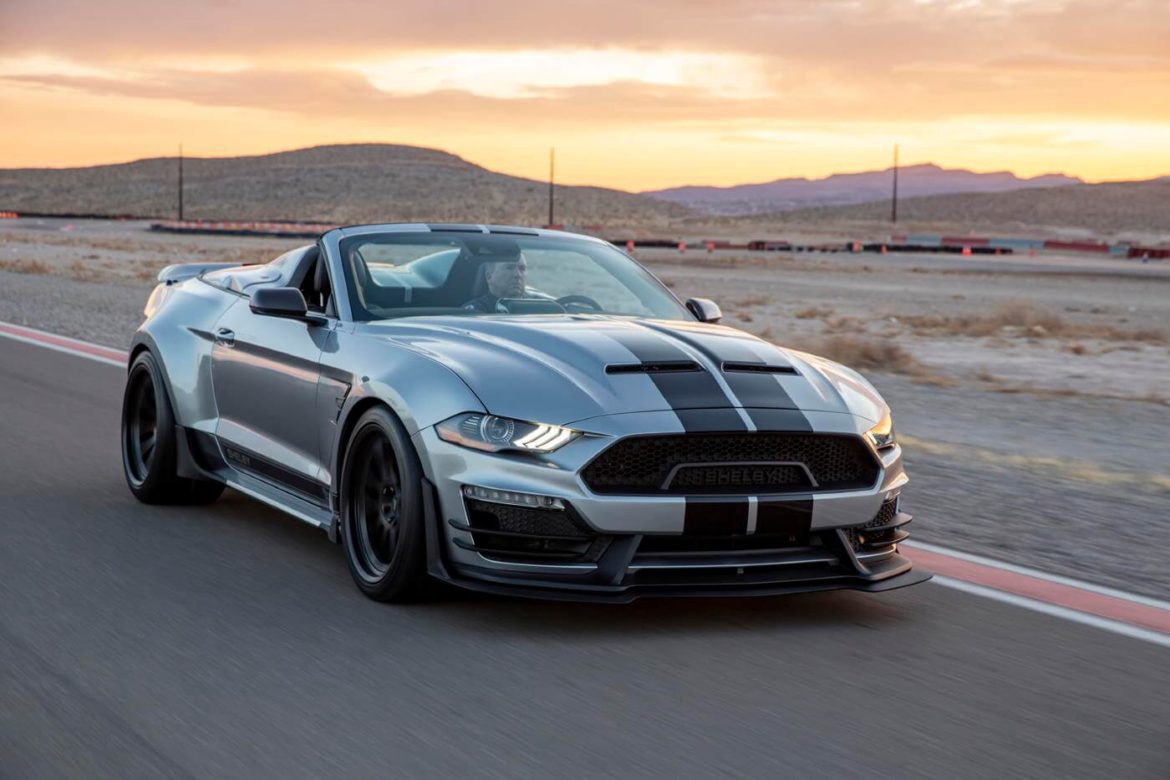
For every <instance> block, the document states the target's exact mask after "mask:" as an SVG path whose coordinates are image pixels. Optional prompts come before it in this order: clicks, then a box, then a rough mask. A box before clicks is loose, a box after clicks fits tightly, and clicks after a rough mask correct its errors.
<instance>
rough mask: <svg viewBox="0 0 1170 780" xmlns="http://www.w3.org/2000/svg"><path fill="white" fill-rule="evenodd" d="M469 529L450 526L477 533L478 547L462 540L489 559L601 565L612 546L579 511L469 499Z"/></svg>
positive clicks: (475, 542)
mask: <svg viewBox="0 0 1170 780" xmlns="http://www.w3.org/2000/svg"><path fill="white" fill-rule="evenodd" d="M464 505H465V506H466V509H467V518H468V524H466V525H465V524H463V523H459V522H457V521H454V520H451V521H448V522H449V523H450V525H451V526H452V527H453V528H456V529H458V530H460V531H468V532H470V533H471V539H472V543H471V544H468V543H467V542H465V541H462V540H460V539H458V538H457V539H456V540H455V542H456V544H458V545H459V546H460V547H463V548H464V549H468V550H473V551H475V552H478V553H480V554H481V555H484V556H486V557H489V558H497V559H500V560H518V561H527V562H548V563H575V562H580V561H592V560H596V559H597V556H599V555H600V554H601V552H602V551H603V550H604V549H605V547H606V546H607V545H608V543H609V537H602V536H598V535H597V534H595V533H593V531H591V530H590V529H589V528H588V526H586V525H585V523H584V522H583V521H581V519H580V518H579V517H578V516H577V514H576V512H574V511H573V508H572V507H571V506H569V505H568V504H565V508H564V509H537V508H533V507H524V506H514V505H510V504H497V503H494V502H490V501H479V500H477V499H472V498H469V499H466V500H465V502H464Z"/></svg>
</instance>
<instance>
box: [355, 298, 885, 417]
mask: <svg viewBox="0 0 1170 780" xmlns="http://www.w3.org/2000/svg"><path fill="white" fill-rule="evenodd" d="M360 327H361V328H362V330H363V331H365V332H366V333H367V334H368V335H370V336H372V337H374V338H378V339H385V340H387V341H389V342H392V343H394V344H397V345H399V346H402V347H405V348H408V349H411V350H414V351H416V352H418V353H420V354H423V355H426V356H428V357H430V358H432V359H434V360H436V361H439V362H441V363H443V364H444V365H445V366H447V367H449V368H450V369H451V370H452V371H454V372H455V373H456V374H457V375H458V376H459V377H460V378H461V379H462V380H463V381H464V382H466V383H467V385H468V387H470V388H471V390H472V392H474V393H475V394H476V395H477V396H478V397H479V399H480V400H481V401H482V402H483V404H484V407H485V408H486V409H487V411H489V412H491V413H492V414H498V415H502V416H506V417H513V418H517V419H521V420H531V421H539V422H546V423H555V424H559V425H567V424H570V423H573V422H578V421H582V420H586V419H588V418H591V417H597V416H601V415H611V414H626V413H633V412H652V411H663V410H676V411H677V410H679V409H705V408H727V407H750V408H772V409H799V410H802V411H820V412H842V413H852V414H855V415H858V416H860V417H863V418H865V419H867V420H871V421H873V422H877V421H878V420H879V419H880V418H881V416H882V414H883V413H884V411H885V410H886V406H885V403H884V402H883V401H882V399H881V396H880V395H879V394H878V393H877V391H876V390H874V388H873V387H872V386H871V385H870V384H869V383H868V382H867V381H866V380H865V379H863V378H862V377H861V376H860V375H859V374H857V373H856V372H855V371H852V370H850V369H848V368H845V367H844V366H841V365H839V364H836V363H833V362H831V361H828V360H825V359H824V358H819V357H816V356H814V355H808V354H805V353H802V352H797V351H794V350H789V349H784V348H782V347H778V346H776V345H774V344H771V343H769V342H767V341H764V340H762V339H759V338H757V337H755V336H752V335H750V334H748V333H744V332H743V331H740V330H736V329H735V328H729V327H726V326H721V325H712V324H706V323H697V322H677V321H668V320H642V319H628V318H616V317H602V316H596V315H563V316H562V315H552V316H547V317H546V316H526V317H412V318H409V319H399V320H387V321H382V322H373V323H364V324H363V325H362V326H360Z"/></svg>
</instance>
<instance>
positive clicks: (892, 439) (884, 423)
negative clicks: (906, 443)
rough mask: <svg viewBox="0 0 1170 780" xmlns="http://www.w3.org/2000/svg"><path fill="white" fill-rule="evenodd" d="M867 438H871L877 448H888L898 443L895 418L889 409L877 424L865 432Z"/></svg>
mask: <svg viewBox="0 0 1170 780" xmlns="http://www.w3.org/2000/svg"><path fill="white" fill-rule="evenodd" d="M865 438H867V439H869V441H870V443H872V444H873V446H874V449H876V450H887V449H889V448H890V447H893V446H894V445H895V444H897V443H898V439H897V437H896V436H894V418H893V417H891V416H890V413H889V412H888V411H887V412H886V413H885V414H884V415H883V416H882V419H881V422H879V423H878V424H877V425H875V426H873V427H872V428H870V429H869V430H868V431H866V432H865Z"/></svg>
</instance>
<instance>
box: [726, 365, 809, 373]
mask: <svg viewBox="0 0 1170 780" xmlns="http://www.w3.org/2000/svg"><path fill="white" fill-rule="evenodd" d="M723 371H724V372H725V373H726V372H731V371H740V372H746V373H750V374H795V373H797V371H796V369H795V368H793V367H792V366H769V365H768V364H766V363H724V364H723Z"/></svg>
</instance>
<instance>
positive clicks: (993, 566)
mask: <svg viewBox="0 0 1170 780" xmlns="http://www.w3.org/2000/svg"><path fill="white" fill-rule="evenodd" d="M0 336H2V337H4V338H9V339H13V340H15V341H21V342H24V343H26V344H34V345H36V346H40V347H45V348H46V349H52V350H55V351H57V352H64V353H67V354H70V355H76V356H77V357H83V358H88V359H90V360H96V361H97V362H99V363H106V364H108V365H113V366H118V367H119V368H124V367H125V366H126V359H127V354H126V352H124V351H122V350H120V349H113V348H111V347H103V346H101V345H98V344H91V343H89V342H87V341H80V340H78V339H73V338H68V337H66V336H58V335H57V334H55V333H48V332H46V331H43V330H36V329H35V328H26V327H24V326H21V325H12V324H10V323H6V322H0ZM904 547H905V549H906V551H907V552H908V553H909V554H910V557H911V558H912V559H913V560H914V563H915V565H917V566H921V567H922V568H924V569H926V570H928V571H932V572H934V573H935V578H934V579H933V580H931V581H932V582H934V583H936V584H938V585H942V586H943V587H947V588H953V589H955V590H961V591H963V592H965V593H971V594H974V595H976V596H982V597H984V598H988V599H992V600H995V601H999V602H1002V603H1005V604H1012V605H1014V606H1017V607H1023V608H1024V609H1030V610H1033V611H1035V612H1041V613H1043V614H1046V615H1052V616H1054V617H1059V618H1063V619H1065V620H1070V621H1073V622H1075V623H1081V624H1083V625H1088V626H1093V627H1095V628H1100V629H1104V630H1106V631H1111V632H1112V633H1115V634H1120V635H1122V636H1127V637H1131V638H1134V639H1141V640H1145V641H1147V642H1153V643H1154V644H1157V645H1161V646H1162V647H1170V602H1165V601H1159V600H1158V599H1152V598H1149V597H1146V596H1139V595H1136V594H1133V593H1126V592H1124V591H1120V590H1114V589H1112V588H1105V587H1101V586H1100V585H1093V584H1091V583H1088V582H1081V581H1080V580H1074V579H1071V578H1069V577H1062V576H1059V575H1056V574H1048V573H1047V572H1042V571H1039V570H1036V569H1029V568H1025V567H1023V566H1016V565H1014V564H1010V563H1004V562H1002V561H996V560H993V559H991V558H984V557H982V556H978V555H971V554H970V553H964V552H959V551H957V550H949V549H946V548H944V547H936V546H935V545H932V544H924V543H922V542H912V543H910V544H907V545H904Z"/></svg>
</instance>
